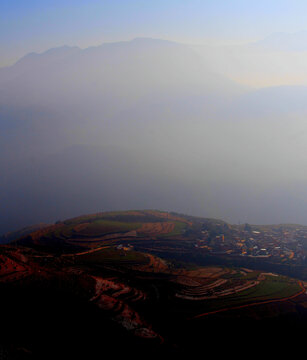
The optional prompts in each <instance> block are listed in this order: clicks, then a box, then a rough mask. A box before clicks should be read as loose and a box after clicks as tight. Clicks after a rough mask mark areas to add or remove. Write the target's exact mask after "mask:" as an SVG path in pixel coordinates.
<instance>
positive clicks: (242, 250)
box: [195, 224, 307, 263]
mask: <svg viewBox="0 0 307 360" xmlns="http://www.w3.org/2000/svg"><path fill="white" fill-rule="evenodd" d="M225 230H226V231H225ZM195 247H196V248H199V249H203V251H206V252H210V253H212V254H232V255H240V256H249V257H256V258H270V259H271V260H277V261H278V262H299V263H303V262H304V261H305V259H306V256H307V227H303V226H299V225H297V226H294V225H288V226H287V225H281V226H258V227H257V226H250V225H248V224H245V225H239V226H235V225H234V226H228V228H226V229H225V227H223V228H221V229H218V228H215V229H213V230H212V229H208V228H207V227H206V226H205V225H204V226H203V227H202V230H201V231H200V233H199V236H198V238H197V241H196V244H195ZM306 261H307V260H306Z"/></svg>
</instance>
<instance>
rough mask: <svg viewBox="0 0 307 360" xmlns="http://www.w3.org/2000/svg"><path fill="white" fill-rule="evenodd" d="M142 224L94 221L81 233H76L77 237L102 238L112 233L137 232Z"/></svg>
mask: <svg viewBox="0 0 307 360" xmlns="http://www.w3.org/2000/svg"><path fill="white" fill-rule="evenodd" d="M141 226H142V224H140V223H129V222H119V221H110V220H97V221H94V222H92V223H90V224H88V226H87V227H86V228H84V229H82V230H80V231H75V233H76V234H77V235H82V236H83V237H84V236H85V237H86V236H89V237H92V236H101V235H104V234H110V233H117V232H118V233H121V232H129V231H132V230H137V229H138V228H140V227H141Z"/></svg>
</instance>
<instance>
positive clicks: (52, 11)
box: [0, 0, 307, 66]
mask: <svg viewBox="0 0 307 360" xmlns="http://www.w3.org/2000/svg"><path fill="white" fill-rule="evenodd" d="M306 20H307V2H306V1H303V0H298V1H295V0H291V1H290V0H274V1H272V0H271V1H270V0H258V1H248V0H232V1H228V0H210V1H208V0H189V1H187V0H146V1H145V0H143V1H141V0H100V1H98V0H91V1H84V0H43V1H42V0H1V1H0V66H4V65H9V64H11V63H12V62H14V61H16V60H17V59H18V58H20V57H21V56H23V55H24V54H26V53H28V52H32V51H38V52H39V51H43V50H47V49H49V48H50V47H56V46H61V45H64V44H65V45H78V46H81V47H88V46H90V45H98V44H100V43H103V42H105V41H116V40H129V39H131V38H134V37H139V36H145V37H158V38H163V39H169V40H177V41H184V42H187V43H205V42H208V41H211V42H212V41H216V42H224V41H226V42H244V41H250V40H257V39H261V38H263V37H265V36H268V35H270V34H271V33H274V32H280V31H282V32H290V33H291V32H297V31H301V30H306Z"/></svg>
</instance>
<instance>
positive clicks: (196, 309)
mask: <svg viewBox="0 0 307 360" xmlns="http://www.w3.org/2000/svg"><path fill="white" fill-rule="evenodd" d="M295 229H299V230H297V231H303V229H304V228H303V227H299V226H298V225H285V230H284V231H285V232H289V231H291V230H292V231H294V230H295ZM238 231H239V233H241V235H242V236H243V234H248V233H249V232H252V233H253V234H254V236H255V237H256V236H260V235H259V234H261V232H264V233H265V234H266V237H268V236H269V234H271V233H272V234H274V231H280V226H271V227H267V226H266V227H261V226H259V227H257V226H250V225H248V224H245V225H244V226H242V229H241V228H238V226H231V225H229V224H227V223H225V222H223V221H220V220H214V219H204V218H197V217H191V216H186V215H181V214H176V213H169V212H162V211H157V210H143V211H124V212H106V213H98V214H92V215H84V216H80V217H76V218H73V219H68V220H65V221H60V222H58V223H56V224H54V225H51V226H48V227H46V228H43V229H40V230H37V231H34V232H32V233H31V234H29V235H27V236H24V237H22V238H20V239H19V240H17V241H14V242H12V243H11V244H10V245H2V246H0V291H1V306H0V316H1V319H2V330H1V333H0V335H1V336H0V350H1V351H2V352H3V353H6V354H7V356H8V358H9V359H16V358H17V359H41V358H45V359H49V358H54V357H55V356H57V354H58V353H61V354H62V355H63V356H64V357H65V356H66V357H69V358H73V357H75V356H77V355H78V356H80V355H83V356H84V357H86V358H88V359H95V358H97V357H98V356H100V355H101V354H103V353H105V352H107V351H108V352H111V353H113V354H114V355H118V356H123V355H125V356H127V355H128V354H129V355H134V356H140V357H144V354H149V353H150V354H155V355H156V356H162V355H163V356H164V355H168V356H170V355H172V354H173V355H174V354H176V355H178V354H183V353H184V354H186V355H192V354H194V353H195V354H196V353H199V351H201V350H202V349H203V347H204V345H205V347H206V350H207V351H214V350H215V351H216V348H215V342H216V341H217V340H218V341H219V342H221V343H223V344H225V351H226V349H227V353H228V354H229V351H230V350H229V346H230V347H232V349H233V353H235V352H237V351H238V350H239V348H240V344H241V343H242V342H248V341H249V340H250V337H251V336H252V337H253V336H256V335H257V334H259V333H261V334H262V336H263V339H264V340H263V343H265V344H266V345H268V346H271V345H272V344H273V342H272V339H273V338H275V336H278V339H279V341H280V340H281V339H283V340H287V342H288V343H289V344H292V341H293V339H294V336H295V337H296V338H295V339H296V341H297V339H298V338H299V337H300V335H301V334H303V333H305V331H306V328H307V307H306V304H307V296H306V289H305V286H306V283H305V282H303V281H302V280H297V279H294V278H290V277H288V276H285V275H282V274H279V273H278V272H273V271H268V270H267V267H268V266H273V265H274V263H273V262H265V261H264V258H261V257H260V258H257V257H256V258H255V257H253V258H249V259H253V262H251V263H250V265H251V268H249V267H247V266H242V265H241V266H240V264H239V259H244V258H245V257H244V256H242V255H239V254H236V253H235V252H234V253H233V254H231V253H222V254H221V253H218V251H217V248H215V247H214V242H218V243H219V245H221V243H223V244H226V245H227V246H230V245H231V244H233V243H232V240H233V236H235V235H236V234H238V233H237V232H238ZM222 232H223V235H221V234H222ZM272 236H273V235H272ZM284 236H285V235H284ZM205 239H206V240H205ZM226 239H227V240H226ZM259 241H261V239H259ZM206 244H207V245H206ZM216 246H217V245H216ZM210 247H211V248H212V250H214V252H212V251H211V252H210V251H209V250H208V248H210ZM246 258H248V257H247V256H246ZM261 259H262V260H261ZM270 261H272V260H270ZM275 265H276V264H275ZM277 265H279V266H281V264H277ZM293 266H294V267H295V266H296V265H295V264H294V265H293ZM30 324H31V328H32V329H33V330H32V331H31V332H29V331H28V330H27V329H28V327H29V326H30ZM290 324H292V325H295V329H293V327H289V326H290ZM290 329H291V330H290ZM238 337H239V338H240V344H239V343H238V342H236V339H237V338H238ZM119 343H120V344H121V346H118V344H119ZM47 349H48V350H47ZM219 351H220V352H221V353H223V351H222V350H219Z"/></svg>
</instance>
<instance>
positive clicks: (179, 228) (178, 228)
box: [160, 221, 188, 237]
mask: <svg viewBox="0 0 307 360" xmlns="http://www.w3.org/2000/svg"><path fill="white" fill-rule="evenodd" d="M174 223H175V227H174V229H173V230H172V231H171V232H169V233H167V234H161V235H160V236H162V237H165V236H179V235H182V234H183V233H184V232H185V230H186V228H187V227H188V224H186V223H183V222H180V221H174Z"/></svg>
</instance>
